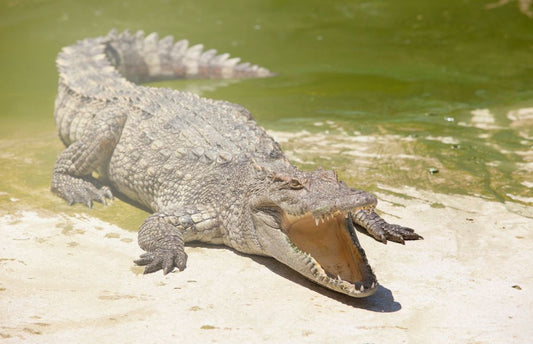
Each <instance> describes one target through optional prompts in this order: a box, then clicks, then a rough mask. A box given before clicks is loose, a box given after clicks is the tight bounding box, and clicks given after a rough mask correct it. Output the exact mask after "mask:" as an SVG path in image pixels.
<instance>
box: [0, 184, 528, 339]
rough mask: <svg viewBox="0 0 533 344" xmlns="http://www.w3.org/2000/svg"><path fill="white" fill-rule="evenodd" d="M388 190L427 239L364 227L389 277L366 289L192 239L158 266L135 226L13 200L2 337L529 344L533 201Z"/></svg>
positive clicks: (5, 241) (4, 224)
mask: <svg viewBox="0 0 533 344" xmlns="http://www.w3.org/2000/svg"><path fill="white" fill-rule="evenodd" d="M381 189H382V190H383V192H380V193H378V197H379V198H380V204H379V209H380V210H381V212H382V214H383V216H384V217H385V218H386V219H388V220H389V221H390V222H397V223H401V224H404V225H407V226H411V227H413V228H416V229H417V231H418V232H419V233H420V234H421V235H423V236H424V238H425V240H423V241H418V242H408V243H407V244H406V245H405V246H402V245H398V244H394V243H389V244H388V245H382V244H381V243H378V242H376V241H374V240H373V239H371V238H369V237H367V236H365V235H362V234H359V238H360V241H361V244H362V245H363V247H364V248H365V250H366V253H367V256H368V258H369V261H370V263H371V265H372V266H373V268H374V272H375V273H376V275H377V277H378V280H379V282H380V284H381V286H380V288H379V290H378V292H377V293H376V294H375V295H373V296H371V297H369V298H365V299H352V298H350V297H346V296H343V295H340V294H337V293H335V292H331V291H328V290H325V289H323V288H321V287H319V286H316V285H314V284H313V283H311V282H309V281H307V280H305V279H304V278H302V277H300V276H299V275H298V274H297V273H295V272H293V271H292V270H290V269H288V268H286V267H285V266H283V265H282V264H280V263H277V262H276V261H274V260H272V259H269V258H264V257H254V256H246V255H241V254H239V253H236V252H234V251H232V250H230V249H227V248H224V247H216V246H198V245H189V246H188V247H187V253H188V255H189V261H188V267H187V269H186V270H185V271H183V272H180V273H171V274H169V275H167V276H163V275H162V273H155V274H151V275H147V276H144V275H142V269H141V268H139V267H136V266H134V264H133V263H132V260H133V259H135V258H136V257H137V256H138V254H140V253H141V250H140V249H139V248H138V246H137V243H136V233H134V232H131V231H127V230H124V229H121V228H119V227H117V226H115V225H113V224H109V223H106V222H103V221H101V220H98V219H95V218H90V217H86V216H78V217H73V216H68V215H63V214H52V213H50V212H45V211H42V212H40V211H16V212H13V213H11V214H6V213H4V215H3V216H1V217H0V235H1V237H2V245H0V309H2V312H1V315H0V318H1V319H0V341H1V342H2V343H18V342H22V341H23V342H27V343H67V342H69V343H70V342H76V343H104V342H107V343H111V342H113V343H132V342H139V343H161V342H165V341H172V342H180V343H208V342H213V343H242V342H254V343H256V342H272V343H276V342H277V343H279V342H291V343H298V342H301V343H309V342H312V343H331V342H338V341H343V342H350V343H407V342H408V343H429V342H431V343H503V342H506V343H510V342H513V343H527V342H528V341H529V340H530V339H531V338H533V327H532V326H531V319H533V293H532V292H531V291H532V290H533V272H532V269H531V264H530V263H531V260H532V252H533V231H532V229H533V220H532V219H531V218H532V217H533V214H532V210H531V209H527V208H525V207H523V206H519V205H516V204H514V203H507V204H502V203H496V202H491V201H487V200H485V199H481V198H476V197H469V196H454V195H443V194H433V193H429V192H421V191H418V190H415V189H407V188H405V189H393V188H391V187H387V186H381ZM396 193H398V194H403V195H408V196H409V197H407V198H406V197H397V196H394V195H395V194H396ZM108 210H109V211H111V212H112V211H113V204H112V205H110V206H108ZM520 214H522V215H520ZM523 215H525V216H523Z"/></svg>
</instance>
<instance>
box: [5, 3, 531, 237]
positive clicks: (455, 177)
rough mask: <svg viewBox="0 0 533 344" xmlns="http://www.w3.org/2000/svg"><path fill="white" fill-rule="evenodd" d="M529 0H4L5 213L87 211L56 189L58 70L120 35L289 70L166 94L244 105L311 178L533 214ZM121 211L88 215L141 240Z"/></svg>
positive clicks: (135, 220)
mask: <svg viewBox="0 0 533 344" xmlns="http://www.w3.org/2000/svg"><path fill="white" fill-rule="evenodd" d="M521 3H522V4H521ZM521 3H520V2H519V1H503V2H497V1H495V0H492V1H473V0H472V1H467V0H448V1H438V2H437V1H425V0H411V1H394V0H388V1H387V0H382V1H327V2H326V1H318V0H313V1H244V0H240V1H239V0H230V1H212V0H211V1H37V0H36V1H23V0H19V1H17V0H2V1H1V5H0V18H1V19H0V20H1V21H0V23H1V30H0V39H1V45H2V51H1V54H0V56H1V60H0V74H1V76H2V83H1V84H0V87H1V89H0V164H1V172H0V208H1V209H5V210H7V211H10V210H12V209H15V208H24V207H26V208H27V207H38V208H42V209H48V210H52V211H64V212H71V211H80V209H82V208H81V207H79V208H76V210H71V208H69V207H68V206H66V205H65V204H64V203H63V201H62V200H59V199H57V198H56V197H54V196H53V195H51V193H50V192H49V182H50V174H51V170H52V167H53V164H54V161H55V157H56V156H57V154H59V152H60V151H61V150H62V146H61V144H60V142H59V140H58V139H57V137H56V134H55V128H54V122H53V102H54V97H55V93H56V89H57V72H56V69H55V64H54V60H55V57H56V54H57V52H58V51H59V50H60V48H61V47H62V46H65V45H68V44H71V43H73V42H74V41H76V40H78V39H82V38H85V37H93V36H98V35H104V34H106V33H107V32H108V31H109V30H110V29H111V28H118V29H120V30H123V29H126V28H129V29H132V30H138V29H143V30H144V31H146V32H152V31H157V32H159V33H160V35H161V36H165V35H173V36H174V37H175V38H188V39H189V40H190V41H191V42H192V43H203V44H204V45H205V46H206V47H209V48H216V49H218V50H219V51H221V52H230V53H231V54H232V55H233V56H240V57H242V58H243V60H247V61H251V62H253V63H256V64H260V65H263V66H265V67H267V68H269V69H271V70H273V71H275V72H277V73H278V74H277V76H276V77H274V78H268V79H257V80H240V81H213V80H207V81H175V82H166V83H161V84H160V85H161V86H169V87H174V88H181V89H188V90H192V91H195V92H199V93H201V94H202V95H203V96H206V97H210V98H218V99H226V100H230V101H233V102H236V103H239V104H242V105H244V106H246V107H248V108H249V109H250V110H251V111H252V113H253V114H254V116H255V119H256V120H257V122H258V123H259V124H261V125H263V126H264V127H266V128H267V129H268V130H269V131H270V132H271V134H272V135H273V136H274V137H275V138H276V139H277V140H278V141H279V142H280V143H281V144H282V146H283V148H284V149H285V151H286V152H287V154H288V155H289V156H290V158H291V159H292V160H293V161H294V162H295V163H296V164H297V165H299V166H300V167H301V168H304V169H312V168H316V167H317V166H319V165H320V166H324V167H326V168H335V169H337V170H338V171H339V175H340V176H341V177H342V178H343V179H345V180H347V181H348V183H349V184H351V185H353V186H357V187H359V188H363V189H367V190H370V191H381V192H387V190H389V191H390V192H393V191H391V190H402V188H403V189H406V188H407V189H408V188H414V189H420V190H426V191H434V192H439V193H447V194H468V195H475V196H479V197H482V198H484V199H488V200H497V201H501V202H506V204H515V205H518V206H519V208H520V209H524V208H527V207H528V206H531V205H533V191H532V189H533V177H532V176H533V149H532V146H533V86H532V85H533V83H532V81H533V14H532V12H531V11H533V9H529V7H527V6H524V3H525V5H527V1H523V0H522V2H521ZM395 192H397V191H395ZM114 206H115V207H117V208H115V209H118V210H116V211H113V212H106V211H104V210H103V208H102V207H96V209H95V210H93V212H92V214H95V215H97V216H99V217H102V218H105V219H112V220H113V221H114V222H115V223H116V222H117V221H118V223H119V224H121V225H123V226H125V227H127V228H132V229H134V228H136V227H137V226H138V224H139V223H140V221H141V220H142V218H143V217H145V214H144V213H142V212H141V211H138V210H135V208H132V207H130V206H128V205H125V204H123V203H121V202H117V204H115V205H114ZM435 206H440V205H439V204H435ZM117 213H120V215H119V218H118V219H117Z"/></svg>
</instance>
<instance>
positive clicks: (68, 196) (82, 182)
mask: <svg viewBox="0 0 533 344" xmlns="http://www.w3.org/2000/svg"><path fill="white" fill-rule="evenodd" d="M95 184H96V183H93V182H91V181H89V180H86V179H82V178H76V177H72V176H68V175H58V176H54V178H53V180H52V191H53V192H54V193H55V194H56V195H58V196H60V197H62V198H64V199H65V200H66V201H67V202H68V204H69V205H73V204H74V203H81V204H85V205H86V206H87V207H88V208H92V206H93V202H100V203H102V204H104V205H106V204H107V199H109V200H112V199H113V194H112V193H111V189H109V188H108V187H107V186H101V187H98V185H96V186H95Z"/></svg>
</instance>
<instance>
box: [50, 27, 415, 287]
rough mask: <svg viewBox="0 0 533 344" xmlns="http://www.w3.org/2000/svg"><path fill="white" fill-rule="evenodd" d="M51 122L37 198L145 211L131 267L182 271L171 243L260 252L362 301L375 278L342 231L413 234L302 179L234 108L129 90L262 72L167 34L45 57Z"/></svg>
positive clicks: (320, 181)
mask: <svg viewBox="0 0 533 344" xmlns="http://www.w3.org/2000/svg"><path fill="white" fill-rule="evenodd" d="M56 63H57V67H58V70H59V83H58V84H59V86H58V94H57V97H56V100H55V109H54V118H55V122H56V126H57V129H58V133H59V138H60V139H61V141H62V142H63V144H64V145H65V147H66V148H65V149H64V150H63V151H62V152H61V153H60V154H59V156H58V158H57V161H56V163H55V165H54V168H53V172H52V181H51V190H52V192H53V193H55V194H56V195H58V196H60V197H62V198H63V199H65V200H66V201H67V202H68V203H69V204H71V205H72V204H74V203H81V204H85V205H86V206H88V207H91V206H92V205H93V202H101V203H103V204H104V205H105V204H106V203H107V201H110V200H111V199H113V194H115V193H116V194H117V195H122V196H124V198H125V199H129V200H131V201H132V202H134V203H135V204H136V205H139V206H140V207H142V208H144V209H146V210H148V211H149V212H150V213H151V215H150V216H148V217H147V218H146V219H145V220H144V222H143V223H142V224H141V225H140V227H139V231H138V243H139V246H140V248H141V249H142V250H143V251H144V252H143V253H142V254H141V255H140V257H139V258H138V259H137V260H135V263H136V264H137V265H140V266H144V272H145V273H151V272H155V271H158V270H163V273H164V274H167V273H169V272H171V271H182V270H183V269H185V267H186V262H187V254H186V253H185V248H184V246H185V243H188V242H191V241H199V242H205V243H212V244H221V245H222V244H223V245H226V246H229V247H231V248H233V249H235V250H236V251H239V252H242V253H245V254H255V255H262V256H269V257H273V258H275V259H277V260H278V261H280V262H281V263H283V264H286V265H287V266H289V267H290V268H292V269H294V270H295V271H297V272H298V273H300V274H302V275H303V276H305V277H306V278H308V279H310V280H311V281H314V282H316V283H318V284H319V285H322V286H324V287H326V288H329V289H332V290H335V291H338V292H340V293H344V294H347V295H350V296H352V297H365V296H369V295H371V294H373V293H374V292H375V291H376V289H377V288H378V282H377V279H376V276H375V274H374V272H373V271H372V268H371V267H370V265H369V263H368V259H367V257H366V255H365V252H364V250H363V248H362V247H361V245H360V243H359V241H358V238H357V235H356V231H359V232H363V233H366V234H369V235H371V236H372V237H374V238H375V239H377V240H379V241H381V242H383V243H387V241H389V240H390V241H393V242H399V243H404V241H405V240H416V239H421V238H422V237H421V236H420V235H418V234H416V233H415V232H414V230H413V229H411V228H407V227H403V226H400V225H394V224H389V223H387V222H386V221H385V220H384V219H382V218H381V217H380V216H379V215H378V214H377V212H376V211H375V207H376V204H377V199H376V197H375V196H374V195H372V194H370V193H367V192H365V191H362V190H357V189H353V188H351V187H349V186H348V185H347V184H346V183H344V182H343V181H340V180H339V179H338V177H337V174H336V172H334V171H330V170H325V169H323V168H319V169H317V170H314V171H302V170H300V169H298V168H297V167H295V166H294V165H293V164H292V163H291V162H290V161H289V160H288V158H287V157H286V156H285V155H284V153H283V152H282V150H281V148H280V145H279V144H278V143H277V142H276V141H275V140H274V139H273V138H272V137H271V136H269V135H268V134H267V132H266V131H265V129H264V128H262V127H261V126H259V125H258V124H256V122H255V121H254V120H253V118H252V115H251V113H250V112H249V111H248V110H247V109H246V108H244V107H242V106H240V105H237V104H233V103H230V102H227V101H222V100H212V99H206V98H203V97H200V96H198V95H196V94H193V93H190V92H184V91H179V90H173V89H168V88H160V87H151V86H143V85H140V84H141V83H146V82H154V81H160V80H169V79H179V78H221V79H229V78H252V77H270V76H272V75H274V74H273V73H272V72H271V71H269V70H268V69H266V68H263V67H259V66H257V65H252V64H249V63H241V62H240V59H239V58H230V56H229V54H218V53H217V51H216V50H214V49H209V50H205V49H204V48H203V45H194V46H190V45H189V42H188V41H187V40H180V41H177V42H176V43H174V40H173V38H172V37H171V36H167V37H165V38H161V39H160V38H159V36H158V34H157V33H151V34H149V35H145V34H144V32H143V31H138V32H135V33H133V32H129V31H124V32H120V33H119V32H118V31H117V30H112V31H111V32H109V33H108V34H107V35H106V36H100V37H96V38H90V39H84V40H80V41H78V42H77V43H75V44H73V45H70V46H67V47H65V48H63V49H62V50H61V52H60V53H59V54H58V57H57V61H56Z"/></svg>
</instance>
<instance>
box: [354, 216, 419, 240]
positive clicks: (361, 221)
mask: <svg viewBox="0 0 533 344" xmlns="http://www.w3.org/2000/svg"><path fill="white" fill-rule="evenodd" d="M351 216H352V220H353V222H354V223H355V224H357V225H359V226H360V227H363V228H364V229H366V231H367V233H368V234H370V235H371V236H373V237H374V238H375V239H376V240H378V241H381V242H382V243H384V244H386V243H387V240H390V241H393V242H397V243H399V244H402V245H405V240H419V239H423V238H422V236H420V235H418V234H416V233H415V231H414V230H413V229H412V228H408V227H402V226H400V225H395V224H389V223H387V222H386V221H385V220H383V219H382V218H381V217H380V216H379V215H378V214H376V213H375V212H374V210H360V211H358V212H356V213H352V215H351Z"/></svg>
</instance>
